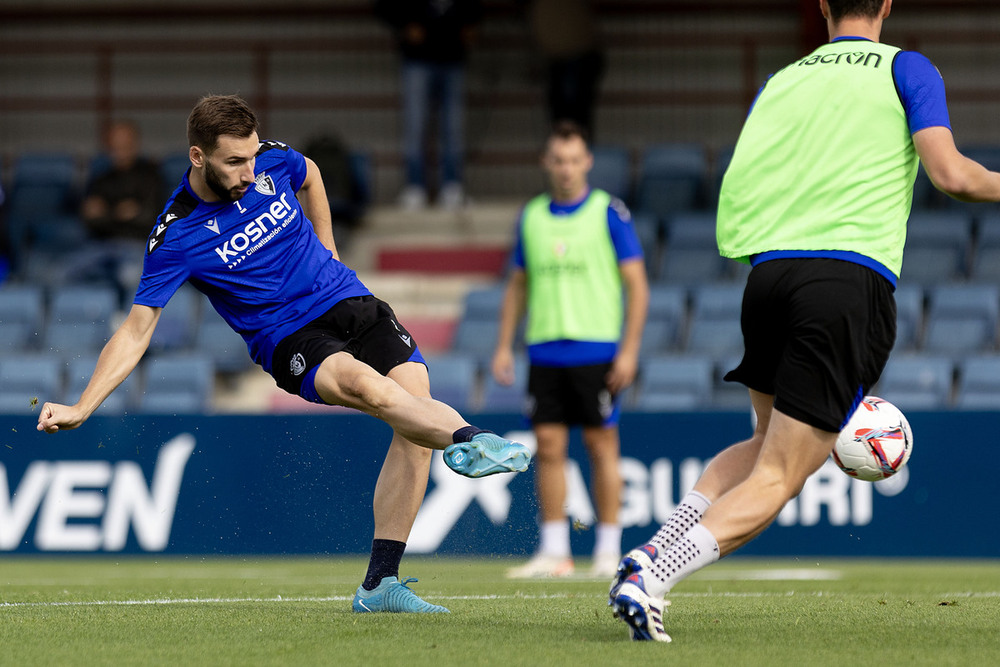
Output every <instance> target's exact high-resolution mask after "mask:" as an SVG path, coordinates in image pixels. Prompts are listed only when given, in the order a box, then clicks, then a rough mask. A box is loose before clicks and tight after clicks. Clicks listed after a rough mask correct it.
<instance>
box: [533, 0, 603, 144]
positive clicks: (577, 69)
mask: <svg viewBox="0 0 1000 667" xmlns="http://www.w3.org/2000/svg"><path fill="white" fill-rule="evenodd" d="M528 22H529V24H530V26H531V33H532V36H533V37H534V40H535V44H537V46H538V48H539V50H540V51H541V52H542V55H543V56H544V57H545V61H546V63H545V66H546V79H547V86H548V90H547V92H546V99H547V103H548V109H549V120H550V121H551V122H552V123H556V122H557V121H560V120H572V121H574V122H575V123H577V124H578V125H580V126H581V127H583V129H584V130H586V131H587V133H588V135H589V136H590V137H591V139H593V136H594V104H595V103H596V101H597V88H598V84H599V83H600V80H601V75H602V74H603V73H604V54H603V53H602V52H601V47H600V44H599V41H598V35H597V16H596V12H595V10H594V3H593V2H592V0H530V5H529V7H528Z"/></svg>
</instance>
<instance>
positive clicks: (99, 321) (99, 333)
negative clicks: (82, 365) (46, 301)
mask: <svg viewBox="0 0 1000 667" xmlns="http://www.w3.org/2000/svg"><path fill="white" fill-rule="evenodd" d="M117 311H118V293H117V291H115V289H114V288H113V287H110V286H104V285H77V286H68V287H57V288H54V289H53V290H52V293H51V303H50V305H49V312H48V320H47V322H46V324H45V330H44V333H43V338H42V347H43V349H45V350H50V351H53V352H57V353H60V354H62V355H68V354H72V353H81V352H93V351H97V350H100V349H101V348H102V347H103V346H104V344H105V343H106V342H107V340H108V338H109V337H110V336H111V333H112V332H111V327H112V324H113V318H114V316H115V313H116V312H117Z"/></svg>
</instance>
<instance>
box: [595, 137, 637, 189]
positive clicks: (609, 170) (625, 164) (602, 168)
mask: <svg viewBox="0 0 1000 667" xmlns="http://www.w3.org/2000/svg"><path fill="white" fill-rule="evenodd" d="M591 152H592V153H593V154H594V168H593V169H591V170H590V174H589V175H588V179H589V181H590V185H591V186H593V187H595V188H600V189H602V190H605V191H607V192H609V193H610V194H612V195H614V196H615V197H618V198H619V199H621V200H622V201H624V202H630V201H631V200H632V159H631V157H630V156H629V152H628V148H626V147H625V146H594V147H593V148H592V149H591Z"/></svg>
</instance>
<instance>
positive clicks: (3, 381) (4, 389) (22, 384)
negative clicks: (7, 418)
mask: <svg viewBox="0 0 1000 667" xmlns="http://www.w3.org/2000/svg"><path fill="white" fill-rule="evenodd" d="M62 400H63V389H62V364H61V362H60V361H59V359H57V358H56V357H53V356H51V355H41V354H24V355H19V356H16V357H4V358H0V414H20V415H26V414H32V413H36V414H37V412H38V409H39V407H40V406H41V404H42V403H44V402H45V401H62Z"/></svg>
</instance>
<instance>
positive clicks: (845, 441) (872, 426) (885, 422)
mask: <svg viewBox="0 0 1000 667" xmlns="http://www.w3.org/2000/svg"><path fill="white" fill-rule="evenodd" d="M911 451H913V432H912V431H911V430H910V425H909V423H907V421H906V417H905V416H903V413H902V412H900V410H899V408H897V407H896V406H895V405H893V404H892V403H890V402H889V401H886V400H883V399H881V398H877V397H875V396H865V400H864V401H862V402H861V405H859V406H858V409H857V410H855V411H854V414H853V415H851V418H850V419H849V420H847V426H845V427H844V430H842V431H841V432H840V435H839V436H837V444H835V445H834V446H833V454H832V456H833V462H834V463H836V464H837V466H839V467H840V469H841V470H843V471H844V472H845V473H847V474H848V475H850V476H851V477H856V478H857V479H862V480H864V481H866V482H877V481H878V480H880V479H885V478H887V477H892V476H893V475H895V474H896V473H897V472H899V471H900V469H901V468H902V467H903V466H905V465H906V462H907V461H908V460H910V452H911Z"/></svg>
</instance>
